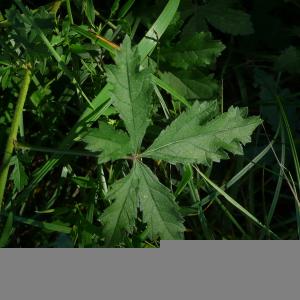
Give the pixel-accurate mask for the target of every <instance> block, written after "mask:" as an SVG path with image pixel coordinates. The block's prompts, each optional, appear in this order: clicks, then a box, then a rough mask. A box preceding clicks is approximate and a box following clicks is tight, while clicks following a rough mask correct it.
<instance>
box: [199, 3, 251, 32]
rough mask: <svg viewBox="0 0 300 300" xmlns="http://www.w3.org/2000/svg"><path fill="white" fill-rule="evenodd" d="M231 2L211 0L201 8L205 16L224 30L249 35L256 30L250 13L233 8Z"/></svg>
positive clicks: (215, 25) (212, 23)
mask: <svg viewBox="0 0 300 300" xmlns="http://www.w3.org/2000/svg"><path fill="white" fill-rule="evenodd" d="M230 2H232V1H224V0H211V1H209V3H208V4H206V5H203V6H202V7H201V8H200V10H201V14H202V15H203V16H204V18H205V19H206V20H207V21H208V22H209V23H210V24H211V25H213V26H214V27H216V28H217V29H219V30H220V31H222V32H225V33H230V34H232V35H247V34H251V33H253V32H254V30H253V26H252V22H251V20H250V15H249V14H247V13H245V12H244V11H242V10H238V9H234V8H231V5H230Z"/></svg>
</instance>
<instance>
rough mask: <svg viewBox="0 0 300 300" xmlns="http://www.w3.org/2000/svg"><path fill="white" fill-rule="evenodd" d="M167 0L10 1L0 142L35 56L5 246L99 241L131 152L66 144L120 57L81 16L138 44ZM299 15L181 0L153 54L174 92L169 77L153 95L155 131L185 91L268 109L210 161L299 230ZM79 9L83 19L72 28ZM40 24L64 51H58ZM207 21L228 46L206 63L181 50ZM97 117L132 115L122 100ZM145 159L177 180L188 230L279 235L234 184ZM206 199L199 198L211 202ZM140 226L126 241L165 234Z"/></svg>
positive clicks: (284, 6)
mask: <svg viewBox="0 0 300 300" xmlns="http://www.w3.org/2000/svg"><path fill="white" fill-rule="evenodd" d="M167 2H168V1H101V2H98V1H89V0H86V1H77V0H75V1H71V5H70V9H68V3H69V1H55V2H51V1H38V3H37V2H36V1H25V0H24V1H22V3H23V4H24V5H25V6H26V7H28V8H29V10H25V11H23V12H22V11H21V9H20V6H19V5H18V1H16V3H9V1H6V2H5V3H4V2H2V3H1V4H0V11H1V15H0V17H1V18H2V21H1V20H0V21H1V22H0V45H1V61H0V78H1V93H0V103H1V105H0V145H1V148H0V149H1V156H2V155H3V152H4V147H5V143H6V140H7V137H8V134H9V129H10V125H11V121H12V116H13V112H14V109H15V103H16V99H17V97H18V93H19V88H20V83H21V80H22V78H23V73H24V70H23V65H24V63H30V64H31V66H32V68H33V70H34V75H35V76H34V78H33V79H32V82H31V84H30V87H29V92H28V97H27V100H26V104H25V109H24V112H23V118H22V120H23V121H22V126H21V130H20V135H19V138H18V142H20V143H21V146H20V148H18V149H17V151H16V152H15V155H14V157H13V160H12V162H11V163H12V166H11V172H10V180H9V182H8V184H7V188H6V194H5V202H4V208H3V209H2V212H1V221H0V229H1V233H2V235H1V245H2V246H6V247H74V246H75V247H101V246H103V240H102V233H101V232H102V225H101V223H100V221H99V217H100V215H101V214H102V212H103V210H104V209H105V208H106V207H107V206H108V205H109V203H108V202H107V201H108V200H107V199H106V198H105V197H104V196H105V193H106V191H107V189H108V188H109V187H110V186H111V184H112V183H114V182H115V181H116V180H118V179H120V178H122V176H124V174H126V173H127V172H128V166H126V164H125V163H124V162H121V161H116V162H114V163H106V164H104V165H100V164H97V159H96V158H95V157H93V156H91V155H89V156H87V155H85V154H84V153H83V148H84V144H83V143H80V142H78V143H75V144H74V146H72V148H69V147H68V143H70V141H68V142H67V143H66V144H62V142H63V140H65V138H66V136H68V135H69V134H70V132H72V128H73V126H74V124H75V123H76V122H77V120H78V118H79V117H80V116H81V114H82V112H83V111H84V109H85V108H86V107H87V105H88V103H87V101H86V98H88V99H94V98H95V97H96V96H97V95H98V94H99V92H100V91H101V90H102V88H103V87H104V85H105V83H106V75H105V68H106V65H108V64H112V63H113V59H112V56H111V54H110V52H109V51H107V50H105V49H104V48H103V47H101V46H100V45H99V44H97V42H96V39H94V40H91V39H89V38H88V37H87V36H86V35H84V34H83V33H82V32H80V29H82V30H87V29H88V28H93V31H95V32H98V33H99V34H101V35H103V36H105V37H106V38H107V39H109V40H112V41H113V42H114V43H115V44H117V45H119V44H120V43H121V42H122V40H123V38H124V36H125V34H128V35H129V36H130V37H131V39H132V43H133V44H137V43H138V42H139V41H140V40H141V39H142V38H143V37H144V36H145V34H146V32H147V30H148V29H149V28H150V27H151V26H152V24H153V23H154V22H155V20H156V19H157V17H158V15H159V14H160V13H161V11H162V10H163V8H164V7H165V5H166V4H167ZM127 8H128V10H127ZM56 9H57V10H56ZM70 15H72V19H70ZM24 16H25V17H24ZM26 17H28V18H26ZM299 17H300V2H299V1H297V0H294V1H292V0H290V1H287V0H286V1H284V0H266V1H260V0H253V1H241V0H210V1H200V0H199V1H192V0H186V1H181V3H180V6H179V8H178V10H177V13H176V15H175V17H174V19H173V20H172V22H171V24H169V26H168V29H167V31H166V32H165V33H164V34H163V35H162V37H161V38H159V41H158V39H157V37H155V35H154V36H153V37H152V39H154V40H155V43H157V46H156V48H155V49H154V50H153V51H152V53H151V55H150V57H151V58H152V62H153V66H152V69H153V72H154V73H155V74H156V75H157V76H158V77H159V78H160V79H161V80H163V81H164V82H165V83H167V84H169V85H170V86H171V87H172V88H173V93H170V92H169V93H168V92H166V91H165V90H164V89H159V92H158V95H159V96H161V97H162V99H163V100H161V98H160V101H156V103H157V105H156V106H155V114H154V117H153V120H154V121H153V124H152V125H151V126H150V128H149V129H148V131H147V139H148V140H147V139H146V140H145V144H146V145H150V140H153V138H154V137H156V136H157V135H158V132H159V128H164V127H165V126H166V124H169V121H168V119H167V118H166V116H169V117H170V118H171V119H174V118H175V117H176V116H178V115H179V114H180V113H181V112H182V111H183V110H184V109H185V106H184V105H183V104H182V103H181V102H180V101H178V100H176V99H175V98H176V92H177V93H179V94H180V95H181V96H183V97H184V98H185V99H187V100H188V101H189V102H190V103H192V102H193V101H194V100H195V99H201V100H213V99H217V100H218V103H219V104H220V106H221V109H222V110H224V111H227V109H228V108H229V107H230V106H231V105H234V106H240V107H245V106H246V107H248V110H249V115H260V116H261V118H262V119H263V120H264V123H263V125H262V126H260V127H259V128H258V129H257V130H256V131H255V133H254V135H253V136H252V143H251V144H248V145H247V146H246V147H245V154H244V156H231V157H230V160H226V161H222V162H221V163H219V164H213V166H212V167H208V168H202V169H201V170H202V171H203V172H204V173H205V174H206V176H208V177H209V178H210V180H212V181H213V182H214V183H215V184H216V185H217V186H218V187H222V188H223V189H224V190H225V193H226V195H227V196H228V195H230V197H231V198H233V199H235V201H237V202H238V203H239V204H241V205H242V206H243V207H244V208H245V209H246V210H247V212H249V213H251V214H252V215H254V216H255V217H256V218H257V219H258V220H260V221H261V222H262V223H263V224H266V226H267V227H268V228H270V229H271V230H272V231H273V232H274V233H275V234H276V238H280V239H298V238H299V234H300V225H299V217H298V216H299V213H298V212H299V188H300V187H299V182H300V176H299V174H300V166H299V161H298V153H299V130H300V121H299V89H298V82H299V73H300V71H299V70H300V68H299V67H300V50H299V37H300V26H299V22H298V20H299ZM32 20H34V24H36V26H35V25H33V23H32ZM72 23H74V24H76V25H77V26H78V25H81V27H80V29H78V28H77V31H76V30H75V29H74V27H73V26H72ZM37 27H38V28H37ZM41 32H42V33H43V34H44V36H45V37H46V38H47V39H48V40H49V41H50V44H51V45H52V46H53V47H54V48H55V51H56V53H57V54H58V55H59V57H60V59H61V61H62V62H60V63H59V62H58V61H57V59H56V58H55V57H54V56H53V53H51V51H49V47H47V45H46V44H45V41H44V40H43V39H42V38H41ZM85 32H87V31H85ZM201 32H209V33H210V34H211V36H212V37H213V39H214V40H218V41H220V42H221V43H222V44H223V45H224V46H225V47H226V48H225V47H224V48H225V49H224V50H223V51H222V53H221V55H220V56H218V57H216V61H215V63H212V64H211V65H210V66H209V67H202V66H201V64H200V63H199V62H198V63H195V61H190V62H188V63H186V62H180V58H182V57H183V54H184V51H185V49H186V47H187V45H188V47H193V46H195V45H196V46H195V47H197V45H198V44H197V43H198V42H199V39H200V38H199V34H200V33H201ZM12 40H13V42H12ZM176 53H177V56H176ZM195 79H197V80H195ZM83 93H84V95H83ZM85 95H86V96H85ZM174 95H175V96H174ZM99 121H102V122H106V123H108V124H111V125H113V126H115V127H116V128H122V126H123V125H122V122H121V121H120V119H119V117H118V116H117V115H116V114H115V111H114V108H112V107H110V108H109V109H108V110H106V112H105V114H104V115H102V116H101V118H100V119H99ZM96 123H97V122H96ZM93 126H97V125H95V124H94V125H93ZM156 126H158V127H156ZM22 145H23V148H22ZM24 145H26V147H27V146H28V147H29V149H27V148H26V147H25V146H24ZM53 151H54V152H55V153H54V155H61V154H64V156H62V157H59V160H60V162H59V164H57V165H56V166H55V167H54V166H53V167H51V166H49V170H47V174H46V175H45V176H44V177H42V176H41V173H40V170H41V167H42V166H43V165H44V164H45V163H46V162H47V161H49V160H50V159H51V156H52V155H53V153H51V152H53ZM253 161H254V163H251V162H253ZM149 166H150V167H151V169H152V170H153V171H154V173H155V174H156V175H157V176H158V177H159V179H160V181H161V182H162V183H163V184H164V185H165V186H167V187H169V188H170V189H171V190H172V191H173V192H174V193H175V194H176V200H177V202H178V203H179V204H180V206H181V209H182V214H183V215H184V216H185V226H186V228H187V231H186V232H185V238H186V239H206V238H214V239H269V238H275V237H274V236H273V235H270V233H268V231H266V230H262V229H261V228H259V227H257V226H256V225H255V224H254V223H253V222H252V221H251V220H249V218H247V217H245V216H244V215H243V214H242V213H241V211H240V210H239V209H236V208H233V207H232V206H231V205H230V204H228V202H226V201H224V195H222V196H218V194H220V191H218V190H217V191H216V189H215V188H213V187H212V186H211V185H209V184H208V182H207V181H206V180H205V179H204V178H203V177H202V176H200V175H199V173H197V172H196V171H195V170H194V169H193V170H190V169H189V168H183V169H182V168H180V167H178V166H174V165H169V164H167V163H164V162H161V161H156V162H151V163H150V165H149ZM247 166H248V167H247ZM192 173H193V176H192ZM242 175H243V176H242ZM103 179H105V181H104V180H103ZM232 180H233V181H232ZM225 199H226V196H225ZM199 201H203V202H202V203H203V206H202V205H201V209H199V203H198V202H199ZM297 219H298V222H297ZM205 228H207V230H205ZM144 230H145V224H143V223H142V221H141V219H138V223H137V231H136V232H135V233H134V234H132V235H130V236H128V237H127V238H126V240H125V243H124V244H123V245H122V246H123V247H157V246H159V239H149V238H147V235H145V231H144Z"/></svg>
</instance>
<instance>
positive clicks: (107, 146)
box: [82, 122, 131, 163]
mask: <svg viewBox="0 0 300 300" xmlns="http://www.w3.org/2000/svg"><path fill="white" fill-rule="evenodd" d="M82 141H83V142H85V143H87V145H86V147H85V148H86V149H87V150H90V151H93V152H99V153H100V154H99V162H101V163H103V162H107V161H110V160H117V159H120V158H124V157H125V156H126V155H127V154H129V153H130V152H131V147H130V140H129V137H128V135H127V134H126V133H125V132H123V131H121V130H115V129H114V127H112V126H110V125H108V124H106V123H104V122H101V123H100V128H92V129H89V130H88V132H87V134H86V135H85V136H84V137H83V138H82Z"/></svg>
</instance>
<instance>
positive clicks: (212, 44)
mask: <svg viewBox="0 0 300 300" xmlns="http://www.w3.org/2000/svg"><path fill="white" fill-rule="evenodd" d="M224 48H225V46H224V45H223V44H222V43H221V42H220V41H215V40H213V38H212V36H211V34H210V33H208V32H200V33H196V34H195V35H194V36H192V37H191V38H190V39H185V40H181V41H180V42H178V43H177V44H176V46H173V47H168V48H165V49H162V57H161V59H162V60H165V61H168V62H169V63H170V64H171V65H172V66H173V67H175V68H182V69H188V68H191V67H207V66H209V65H211V64H214V63H215V60H216V58H217V57H218V56H219V55H220V54H221V52H222V51H223V50H224Z"/></svg>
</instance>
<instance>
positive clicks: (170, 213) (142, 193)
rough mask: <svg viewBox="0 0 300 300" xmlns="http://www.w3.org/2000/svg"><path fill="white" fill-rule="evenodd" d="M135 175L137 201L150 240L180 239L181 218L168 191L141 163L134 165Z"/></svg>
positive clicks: (182, 229) (182, 227)
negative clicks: (137, 185) (157, 237)
mask: <svg viewBox="0 0 300 300" xmlns="http://www.w3.org/2000/svg"><path fill="white" fill-rule="evenodd" d="M136 175H137V176H138V178H139V189H138V199H139V203H140V208H141V210H142V211H143V221H144V222H145V223H147V226H148V232H149V237H150V239H153V238H155V237H156V236H160V238H161V239H163V240H178V239H182V238H183V231H184V229H185V228H184V226H183V224H182V223H183V218H182V217H181V215H180V213H179V207H178V205H177V204H176V202H175V199H174V196H173V195H172V194H171V192H170V191H169V189H167V188H166V187H165V186H164V185H162V184H161V183H160V182H159V181H158V178H157V177H156V176H155V175H154V174H153V173H152V171H151V170H150V169H149V168H148V167H147V166H146V165H144V164H143V163H141V162H137V163H136Z"/></svg>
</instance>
